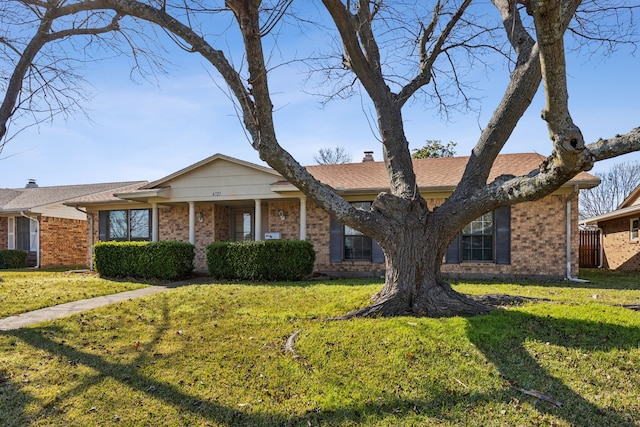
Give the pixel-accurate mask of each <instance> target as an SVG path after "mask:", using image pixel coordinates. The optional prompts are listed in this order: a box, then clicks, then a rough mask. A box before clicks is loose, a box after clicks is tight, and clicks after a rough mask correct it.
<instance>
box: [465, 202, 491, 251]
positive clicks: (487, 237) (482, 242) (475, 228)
mask: <svg viewBox="0 0 640 427" xmlns="http://www.w3.org/2000/svg"><path fill="white" fill-rule="evenodd" d="M493 229H494V227H493V212H488V213H486V214H484V215H482V216H481V217H480V218H477V219H475V220H473V221H471V222H470V223H469V224H467V225H466V226H465V227H464V228H463V229H462V240H461V244H462V261H483V262H491V261H493V259H494V256H493V255H494V250H493V247H494V245H493Z"/></svg>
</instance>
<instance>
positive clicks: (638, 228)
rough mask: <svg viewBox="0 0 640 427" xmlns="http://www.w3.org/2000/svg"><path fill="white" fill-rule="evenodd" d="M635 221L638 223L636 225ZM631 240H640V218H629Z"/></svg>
mask: <svg viewBox="0 0 640 427" xmlns="http://www.w3.org/2000/svg"><path fill="white" fill-rule="evenodd" d="M634 222H635V223H636V224H635V227H634V226H633V223H634ZM634 233H635V237H634ZM629 241H630V242H635V243H637V242H639V241H640V218H629Z"/></svg>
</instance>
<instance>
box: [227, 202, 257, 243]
mask: <svg viewBox="0 0 640 427" xmlns="http://www.w3.org/2000/svg"><path fill="white" fill-rule="evenodd" d="M231 218H232V222H233V224H232V228H233V236H232V238H233V240H234V241H236V242H241V241H243V240H255V235H254V233H255V231H254V227H253V222H254V221H253V209H249V208H245V209H235V210H234V211H233V214H232V217H231Z"/></svg>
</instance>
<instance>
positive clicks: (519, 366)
mask: <svg viewBox="0 0 640 427" xmlns="http://www.w3.org/2000/svg"><path fill="white" fill-rule="evenodd" d="M168 328H169V307H168V305H167V304H166V303H165V305H164V309H163V321H162V322H157V330H156V332H155V335H154V336H153V338H152V340H151V343H149V344H145V349H146V350H145V351H141V353H140V355H139V356H138V357H137V358H136V359H134V360H133V361H131V362H130V363H127V364H122V363H115V362H111V361H108V360H106V359H105V358H103V357H102V356H100V355H95V354H89V353H86V352H83V351H81V350H78V349H76V348H73V347H71V346H69V345H67V344H64V341H62V343H61V342H57V341H54V340H52V339H50V338H49V337H50V336H52V335H57V331H58V330H57V329H56V327H54V326H52V327H45V328H33V329H21V330H15V331H8V332H2V333H1V334H2V335H6V336H13V337H15V338H16V339H19V340H22V341H23V342H25V343H27V344H29V345H31V346H33V347H35V348H38V349H40V350H42V351H45V352H46V353H47V354H48V355H49V356H52V357H62V358H64V359H65V360H68V361H70V362H73V363H77V364H81V365H84V366H86V367H89V368H92V369H94V370H95V371H96V372H97V373H98V375H92V376H88V377H86V378H84V380H83V382H81V383H80V384H78V385H77V386H75V387H74V388H71V389H69V390H68V391H65V392H63V393H62V394H61V395H59V396H57V398H56V401H57V402H64V401H65V400H67V399H69V400H72V399H73V398H76V397H77V396H81V395H82V394H83V393H84V392H85V391H87V390H88V389H90V388H91V387H93V386H94V385H96V384H98V383H99V382H101V381H103V380H104V379H105V378H110V379H112V380H115V381H117V382H118V383H121V384H123V385H126V386H127V387H130V388H133V389H135V390H136V391H138V392H142V393H144V394H147V395H149V396H150V397H152V398H154V399H158V400H161V401H164V402H165V403H166V404H168V405H171V406H173V407H175V408H178V409H179V410H180V411H181V412H186V413H191V414H193V415H196V416H198V417H201V418H202V419H203V420H208V421H210V422H212V423H215V424H219V425H226V426H254V425H263V426H268V425H272V426H298V425H299V426H307V425H334V424H341V423H344V422H345V421H347V420H349V421H351V422H356V423H358V422H363V423H366V424H368V425H375V423H376V422H377V421H379V422H382V420H383V419H385V420H386V421H389V418H390V417H394V424H397V423H400V424H402V417H403V416H404V414H409V413H412V414H418V416H429V417H435V418H437V419H440V420H443V419H445V420H446V419H449V418H450V422H451V424H456V425H459V424H463V425H474V424H477V420H476V419H474V414H473V407H474V405H476V404H478V403H485V404H487V403H488V404H490V403H491V402H499V403H505V402H509V401H510V400H512V399H513V398H518V399H520V400H525V399H527V397H525V396H524V395H522V394H520V392H518V391H516V390H515V389H512V388H509V387H508V386H507V387H505V388H500V389H494V390H493V391H492V392H490V393H475V394H473V393H465V392H455V391H452V390H447V389H444V388H439V385H437V384H415V387H416V388H423V389H424V392H422V393H418V394H419V395H425V396H429V398H428V399H424V400H412V401H408V400H406V399H403V398H402V397H401V396H399V397H389V398H388V399H385V400H384V401H376V402H361V401H360V402H358V403H356V404H353V405H347V406H345V407H344V408H340V409H338V410H333V411H327V410H322V409H318V410H310V411H309V412H307V413H306V414H304V415H294V416H291V415H288V414H286V413H285V412H284V411H283V412H282V413H280V412H278V413H269V412H262V413H261V412H253V413H252V412H251V411H247V410H245V409H240V408H236V407H232V406H225V405H220V404H217V403H215V402H210V401H206V400H203V399H202V397H201V396H199V395H197V394H190V393H187V392H185V391H184V390H183V389H181V388H180V387H178V386H177V385H174V384H171V383H167V382H164V381H161V380H157V379H153V378H151V377H149V376H147V375H145V374H144V373H141V370H140V369H139V367H140V366H143V365H145V364H147V363H148V362H150V361H151V359H152V358H153V351H154V347H155V346H156V344H158V343H159V342H160V340H161V338H162V336H163V334H164V333H165V332H166V331H167V329H168ZM422 333H424V334H428V333H430V332H429V330H428V328H425V329H424V330H423V332H422ZM467 334H468V337H469V339H470V341H471V342H472V343H473V344H475V345H476V347H477V348H478V349H479V350H480V351H481V352H482V353H483V354H484V355H485V356H486V357H487V359H488V360H489V361H491V362H492V363H493V364H494V365H495V366H496V367H497V369H498V370H499V371H500V373H501V375H502V376H503V377H504V378H505V382H506V383H508V384H511V385H513V386H517V387H519V388H522V389H535V390H538V391H540V392H543V393H545V394H548V395H550V396H553V397H555V398H556V399H557V400H561V401H562V403H563V406H561V407H556V406H554V405H552V404H550V403H546V402H537V405H536V409H537V410H538V411H539V412H540V413H544V414H549V415H553V416H556V417H559V418H561V419H563V420H565V421H566V422H567V423H568V424H570V425H573V426H578V427H587V426H589V427H591V426H605V425H606V426H632V425H635V424H633V421H632V420H631V419H629V417H628V416H625V415H624V414H621V413H618V412H616V411H614V410H611V409H608V408H600V407H598V406H596V405H594V404H593V403H591V402H589V401H587V400H586V399H585V398H583V397H582V396H580V395H578V394H577V393H575V392H574V391H573V390H572V389H571V388H569V387H568V386H567V385H565V384H564V383H563V381H562V380H560V379H558V378H555V377H553V375H552V374H551V373H550V372H548V371H547V370H546V369H545V368H544V367H542V366H541V365H540V364H539V363H538V361H537V360H536V359H535V358H534V357H532V356H531V354H530V353H529V351H527V349H526V348H525V346H524V343H525V342H526V341H528V340H536V341H541V342H549V343H551V344H557V345H560V346H564V347H567V348H579V349H583V350H584V351H593V350H595V349H598V350H603V351H609V350H613V349H621V350H624V349H630V348H636V347H637V346H638V344H639V343H640V328H637V327H624V326H619V325H613V324H605V323H598V322H590V321H583V320H572V319H557V318H550V317H539V316H535V315H531V314H527V313H523V312H519V311H515V310H496V311H494V312H493V313H492V314H489V315H485V316H477V317H472V318H469V319H468V331H467ZM283 357H289V356H283ZM354 375H357V372H354ZM0 380H2V378H1V377H0ZM1 385H2V383H0V386H1ZM427 389H428V390H427ZM0 397H2V398H5V399H10V400H11V401H14V399H15V401H16V402H17V403H18V404H19V405H23V407H22V408H16V409H15V413H14V414H12V419H16V420H20V419H22V420H25V418H26V415H25V414H24V412H25V406H26V405H27V404H28V403H29V397H28V396H25V395H24V393H22V392H21V391H20V388H19V387H13V386H7V387H2V388H0ZM531 399H533V398H531ZM454 406H457V407H458V408H460V407H461V408H463V409H462V410H459V409H458V410H457V411H452V409H451V408H453V407H454ZM53 411H55V408H52V407H51V405H50V406H48V407H44V408H41V409H40V412H39V413H36V414H29V418H30V419H31V420H35V421H38V420H40V421H42V420H43V419H46V418H47V417H48V416H50V415H51V414H53V413H54V412H53ZM460 414H462V416H464V417H468V418H467V419H466V420H461V419H460V418H459V417H460V416H461V415H460ZM101 415H104V414H101ZM156 415H157V417H159V418H160V419H161V417H162V414H156ZM104 416H106V415H104ZM635 416H636V417H637V416H638V414H635ZM413 419H415V418H413ZM111 421H113V419H106V420H102V421H101V422H103V423H104V422H106V423H107V424H108V423H109V422H111ZM123 421H124V420H123ZM131 422H133V424H132V425H136V422H140V423H141V424H144V422H143V421H142V420H128V424H127V425H129V424H131ZM99 423H100V422H98V421H97V422H96V424H99ZM15 425H24V424H20V423H18V424H15ZM156 425H162V421H160V423H159V424H156Z"/></svg>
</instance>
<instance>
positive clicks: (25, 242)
mask: <svg viewBox="0 0 640 427" xmlns="http://www.w3.org/2000/svg"><path fill="white" fill-rule="evenodd" d="M15 221H16V235H15V239H16V246H15V248H16V249H21V250H23V251H29V250H31V220H30V219H29V218H25V217H20V216H19V217H16V219H15ZM34 250H35V249H34Z"/></svg>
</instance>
